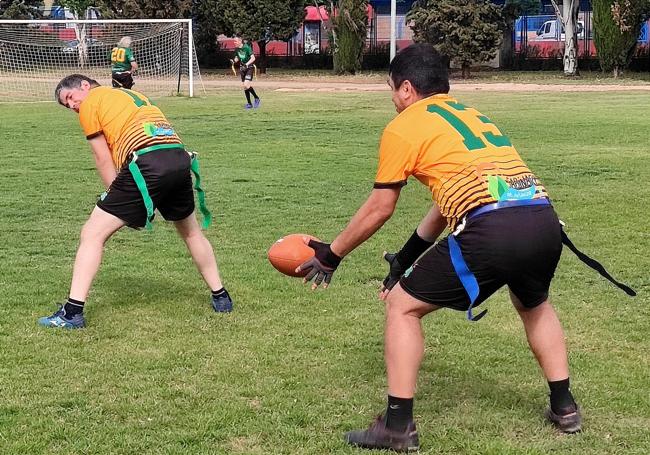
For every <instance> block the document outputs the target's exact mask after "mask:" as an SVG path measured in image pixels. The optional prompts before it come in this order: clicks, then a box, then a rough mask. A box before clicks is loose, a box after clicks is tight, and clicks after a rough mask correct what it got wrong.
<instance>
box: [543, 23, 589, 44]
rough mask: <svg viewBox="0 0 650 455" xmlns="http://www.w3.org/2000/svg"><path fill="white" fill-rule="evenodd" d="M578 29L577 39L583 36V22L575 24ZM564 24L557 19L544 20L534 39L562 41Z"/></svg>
mask: <svg viewBox="0 0 650 455" xmlns="http://www.w3.org/2000/svg"><path fill="white" fill-rule="evenodd" d="M576 27H577V29H578V39H582V38H584V37H585V24H584V23H583V22H582V21H578V22H577V24H576ZM564 38H565V37H564V26H563V25H562V24H561V22H560V20H559V19H555V20H554V21H546V22H544V23H543V24H542V26H541V27H540V28H539V30H537V38H535V41H564Z"/></svg>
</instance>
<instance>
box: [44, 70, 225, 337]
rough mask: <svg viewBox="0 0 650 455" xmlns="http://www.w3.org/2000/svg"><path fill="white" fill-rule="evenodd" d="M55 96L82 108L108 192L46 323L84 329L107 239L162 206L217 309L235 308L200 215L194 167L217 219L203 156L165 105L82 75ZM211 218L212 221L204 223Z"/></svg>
mask: <svg viewBox="0 0 650 455" xmlns="http://www.w3.org/2000/svg"><path fill="white" fill-rule="evenodd" d="M55 98H56V100H57V101H58V102H59V103H60V104H62V105H63V106H65V107H67V108H69V109H72V110H74V111H75V112H77V113H79V118H80V122H81V126H82V129H83V131H84V134H85V135H86V138H87V139H88V143H89V145H90V149H91V150H92V153H93V155H94V158H95V164H96V166H97V171H98V173H99V176H100V177H101V179H102V181H103V183H104V185H105V187H106V192H105V193H104V194H103V195H102V196H101V198H100V200H99V201H98V202H97V205H96V206H95V209H94V210H93V211H92V213H91V214H90V217H89V218H88V221H87V222H86V224H85V225H84V227H83V229H82V230H81V238H80V241H79V248H78V250H77V255H76V259H75V263H74V268H73V273H72V284H71V287H70V294H69V298H68V300H67V301H66V303H65V304H64V305H62V306H61V308H59V310H57V311H56V312H55V313H54V314H53V315H52V316H48V317H43V318H41V319H39V323H40V324H41V325H44V326H47V327H62V328H70V329H74V328H81V327H84V326H85V319H84V315H83V308H84V303H85V301H86V297H87V295H88V292H89V290H90V286H91V284H92V281H93V279H94V277H95V274H96V273H97V271H98V270H99V266H100V262H101V259H102V253H103V249H104V244H105V243H106V241H107V240H108V239H109V238H110V237H111V236H112V235H113V234H114V233H115V232H117V231H118V230H120V229H121V228H122V227H124V226H129V227H133V228H141V227H144V226H148V225H149V223H150V221H151V220H152V218H153V211H154V209H156V208H157V209H158V211H159V212H160V213H161V214H162V216H163V217H164V218H165V219H166V220H168V221H172V222H173V223H174V225H175V227H176V230H177V231H178V234H179V235H180V237H181V238H182V239H183V240H184V241H185V244H186V245H187V248H188V250H189V252H190V254H191V256H192V258H193V259H194V263H195V264H196V266H197V268H198V270H199V272H200V273H201V275H202V277H203V279H204V280H205V282H206V284H207V285H208V286H209V287H210V289H211V290H212V296H211V298H212V306H213V308H214V310H215V311H218V312H227V311H231V310H232V300H231V298H230V296H229V295H228V292H227V291H226V289H225V288H224V287H223V285H222V283H221V278H220V276H219V270H218V268H217V262H216V260H215V257H214V252H213V250H212V245H211V244H210V242H209V240H208V239H207V238H206V237H205V235H204V234H203V232H202V231H201V227H200V226H199V224H198V222H197V219H196V215H195V213H194V207H195V206H194V192H193V188H192V175H191V172H193V173H195V175H196V176H197V184H196V186H197V192H198V193H199V202H200V208H201V209H202V212H203V214H204V217H206V219H205V220H204V221H207V222H208V223H207V224H209V219H210V218H209V212H208V211H207V209H205V205H204V203H203V193H202V190H201V189H200V184H199V183H200V181H199V180H198V168H197V167H195V165H196V163H197V162H196V159H195V157H194V156H191V155H190V154H189V153H188V152H186V151H185V148H184V146H183V144H182V143H181V141H180V139H179V138H178V136H177V135H176V132H175V131H174V128H173V127H172V126H171V124H170V123H169V122H168V121H167V119H166V118H165V116H164V115H163V113H162V112H161V111H160V109H158V108H157V107H155V106H153V105H152V104H151V102H150V101H149V100H148V99H147V97H145V96H144V95H142V94H141V93H138V92H134V91H131V90H126V89H114V88H109V87H101V86H100V85H99V84H98V83H97V82H96V81H94V80H93V79H90V78H88V77H86V76H83V75H80V74H73V75H70V76H68V77H65V78H64V79H62V80H61V82H59V84H58V86H57V87H56V90H55ZM207 224H206V223H205V222H204V226H206V227H207Z"/></svg>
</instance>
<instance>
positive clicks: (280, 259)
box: [268, 234, 320, 276]
mask: <svg viewBox="0 0 650 455" xmlns="http://www.w3.org/2000/svg"><path fill="white" fill-rule="evenodd" d="M305 238H306V239H307V240H308V241H309V240H317V241H319V242H320V240H319V239H318V238H316V237H314V236H312V235H309V234H289V235H287V236H285V237H282V238H281V239H280V240H278V241H277V242H275V243H274V244H273V245H271V248H269V251H268V258H269V262H270V263H271V265H272V266H273V267H275V269H276V270H278V271H279V272H282V273H284V274H285V275H289V276H305V275H306V274H307V272H308V270H307V271H301V272H299V273H296V268H297V267H298V266H299V265H301V264H302V263H304V262H305V261H308V260H309V259H311V258H312V257H314V254H315V253H314V250H313V249H312V248H310V247H309V246H307V244H306V243H305V241H304V240H303V239H305Z"/></svg>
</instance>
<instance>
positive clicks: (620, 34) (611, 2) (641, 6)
mask: <svg viewBox="0 0 650 455" xmlns="http://www.w3.org/2000/svg"><path fill="white" fill-rule="evenodd" d="M593 7H594V44H595V45H596V50H597V52H598V59H599V60H600V66H601V68H602V69H603V71H611V72H612V73H613V75H614V77H618V76H620V75H621V74H623V70H624V69H625V68H626V67H627V65H628V64H629V63H630V60H631V58H632V56H633V55H634V50H635V48H636V44H637V37H638V36H639V32H640V30H641V26H642V24H643V21H644V20H645V19H646V17H647V14H648V12H649V10H650V1H647V0H635V1H632V0H594V1H593Z"/></svg>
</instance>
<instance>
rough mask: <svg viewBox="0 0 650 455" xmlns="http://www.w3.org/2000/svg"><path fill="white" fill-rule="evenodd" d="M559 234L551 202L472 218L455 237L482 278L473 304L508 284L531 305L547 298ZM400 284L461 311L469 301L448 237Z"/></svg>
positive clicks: (559, 249)
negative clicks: (453, 263) (455, 268)
mask: <svg viewBox="0 0 650 455" xmlns="http://www.w3.org/2000/svg"><path fill="white" fill-rule="evenodd" d="M561 234H562V227H561V226H560V221H559V220H558V218H557V215H556V214H555V211H554V210H553V207H552V206H550V205H547V206H524V207H511V208H503V209H499V210H495V211H492V212H488V213H485V214H483V215H479V216H477V217H476V218H473V219H470V220H468V221H467V224H466V226H465V229H463V231H462V232H461V233H460V234H458V235H457V237H456V239H457V240H458V243H459V244H460V248H461V251H462V253H463V258H464V259H465V262H466V263H467V266H468V268H469V270H470V271H471V272H472V273H473V274H474V276H475V277H476V280H477V281H478V284H479V290H480V292H479V295H478V298H477V300H476V302H475V303H474V306H476V305H479V304H480V303H481V302H483V301H484V300H486V299H487V298H488V297H489V296H491V295H492V294H494V293H495V292H496V291H497V290H498V289H499V288H501V287H502V286H504V285H507V286H508V287H509V288H510V290H511V291H512V293H513V294H514V295H515V296H516V297H517V298H518V299H519V300H520V301H521V303H522V304H523V305H524V306H525V307H527V308H533V307H535V306H537V305H539V304H541V303H542V302H544V301H545V300H546V299H547V298H548V290H549V286H550V284H551V280H552V279H553V275H554V273H555V269H556V267H557V264H558V262H559V260H560V255H561V253H562V236H561ZM400 284H401V285H402V288H403V289H404V290H405V291H406V292H407V293H408V294H410V295H411V296H413V297H415V298H416V299H418V300H422V301H424V302H427V303H432V304H434V305H438V306H443V307H448V308H452V309H454V310H460V311H465V310H467V308H468V307H469V303H470V301H469V297H468V296H467V292H466V291H465V288H464V287H463V285H462V283H461V282H460V279H459V278H458V276H457V275H456V272H455V271H454V267H453V265H452V263H451V258H450V256H449V245H448V239H447V238H445V239H443V240H441V241H440V242H438V243H437V244H436V245H435V246H433V247H431V248H430V249H429V250H428V251H427V252H426V253H424V254H423V255H422V256H421V257H420V258H419V259H418V260H417V261H416V262H415V264H414V266H413V269H412V270H411V272H410V273H408V271H407V273H406V274H405V275H404V276H403V277H402V279H401V280H400Z"/></svg>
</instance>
